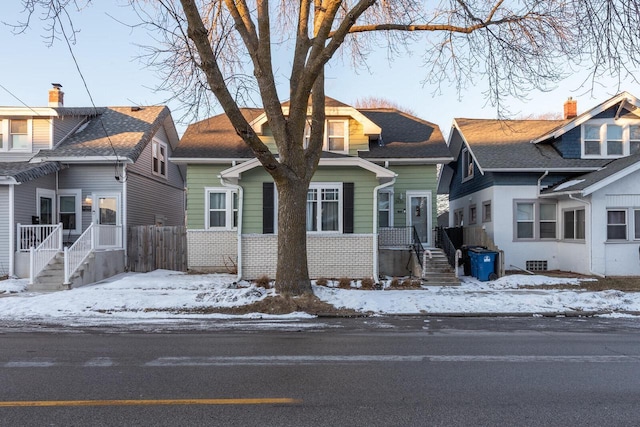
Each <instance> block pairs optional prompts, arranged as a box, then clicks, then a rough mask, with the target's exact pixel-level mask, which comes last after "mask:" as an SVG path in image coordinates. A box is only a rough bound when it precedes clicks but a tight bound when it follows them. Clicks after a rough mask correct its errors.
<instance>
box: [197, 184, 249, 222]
mask: <svg viewBox="0 0 640 427" xmlns="http://www.w3.org/2000/svg"><path fill="white" fill-rule="evenodd" d="M211 193H218V194H220V193H221V194H224V195H225V208H224V211H225V222H224V223H225V225H224V226H223V227H212V226H211V224H210V219H211V217H210V215H209V214H210V212H211V207H210V202H211V198H210V197H209V196H210V194H211ZM234 194H235V195H237V194H238V191H236V190H232V189H229V188H224V187H206V188H205V189H204V206H205V207H204V228H205V229H206V230H214V231H216V230H217V231H231V230H237V228H238V227H237V225H234V224H233V223H234V218H239V216H238V207H237V206H236V207H235V208H234V206H233V201H234V198H233V196H234ZM239 202H240V201H238V206H239ZM234 213H235V215H234Z"/></svg>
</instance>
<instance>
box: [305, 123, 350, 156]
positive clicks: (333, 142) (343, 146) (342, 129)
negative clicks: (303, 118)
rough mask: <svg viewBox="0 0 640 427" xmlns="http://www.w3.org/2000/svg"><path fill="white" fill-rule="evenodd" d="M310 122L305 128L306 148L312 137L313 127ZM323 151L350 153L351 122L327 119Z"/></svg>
mask: <svg viewBox="0 0 640 427" xmlns="http://www.w3.org/2000/svg"><path fill="white" fill-rule="evenodd" d="M309 122H310V121H309V120H307V123H306V124H305V127H304V148H305V149H306V148H307V147H308V146H309V138H310V137H311V126H310V125H309ZM322 150H323V151H333V152H335V153H348V152H349V120H343V119H327V120H326V121H325V123H324V141H323V143H322Z"/></svg>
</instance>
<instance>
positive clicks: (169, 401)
mask: <svg viewBox="0 0 640 427" xmlns="http://www.w3.org/2000/svg"><path fill="white" fill-rule="evenodd" d="M301 402H302V401H301V400H297V399H291V398H287V397H282V398H280V397H276V398H255V399H156V400H151V399H149V400H31V401H29V400H23V401H15V402H1V401H0V407H5V408H6V407H35V406H136V405H146V406H153V405H275V404H287V403H289V404H292V403H301Z"/></svg>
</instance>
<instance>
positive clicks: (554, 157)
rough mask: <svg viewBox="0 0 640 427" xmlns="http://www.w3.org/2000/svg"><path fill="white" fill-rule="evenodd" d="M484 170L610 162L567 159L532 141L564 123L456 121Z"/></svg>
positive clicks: (590, 165)
mask: <svg viewBox="0 0 640 427" xmlns="http://www.w3.org/2000/svg"><path fill="white" fill-rule="evenodd" d="M455 122H456V124H457V126H458V129H460V132H461V133H462V135H463V136H464V138H465V140H466V141H467V143H468V144H469V146H470V147H471V152H472V153H473V155H474V157H475V160H476V162H477V163H478V164H479V165H480V167H481V168H482V169H483V170H491V169H538V170H544V169H582V168H584V169H585V170H588V169H590V168H598V167H601V166H603V165H604V164H606V163H607V162H609V160H607V159H565V158H563V157H562V155H561V154H560V153H559V152H558V151H557V150H556V149H555V148H554V147H553V146H552V145H550V144H532V143H531V141H532V140H534V139H535V138H537V137H539V136H540V135H543V134H545V133H547V132H549V131H551V130H552V129H555V128H557V127H558V126H559V125H561V124H562V123H564V121H563V120H487V119H464V118H462V119H455Z"/></svg>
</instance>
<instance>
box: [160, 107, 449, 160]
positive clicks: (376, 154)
mask: <svg viewBox="0 0 640 427" xmlns="http://www.w3.org/2000/svg"><path fill="white" fill-rule="evenodd" d="M285 105H287V103H284V104H283V106H285ZM347 110H348V111H347ZM241 112H242V114H243V115H244V117H245V118H246V119H247V121H248V122H249V123H250V124H251V125H252V126H254V127H255V126H257V125H259V124H260V123H263V120H265V116H264V110H262V109H258V108H242V109H241ZM326 113H327V116H331V115H335V114H337V113H341V115H347V113H348V114H349V115H351V116H355V117H356V118H357V120H358V121H360V122H361V123H362V122H365V123H366V126H365V134H369V135H372V136H373V138H376V137H377V138H378V140H379V138H380V136H382V145H378V144H375V143H372V144H370V145H369V151H361V152H359V157H362V158H364V159H367V160H389V159H404V160H406V161H415V162H420V161H421V162H424V160H425V159H428V160H429V161H430V162H432V163H435V162H444V161H449V160H451V159H452V158H451V154H450V152H449V149H448V148H447V145H446V143H445V140H444V138H443V136H442V132H441V131H440V128H439V127H438V126H437V125H435V124H433V123H430V122H427V121H424V120H421V119H419V118H417V117H413V116H410V115H408V114H406V113H403V112H401V111H398V110H395V109H389V108H380V109H361V110H359V109H356V108H354V107H351V106H349V105H347V104H344V103H342V102H340V101H337V100H335V99H333V98H329V97H327V111H326ZM367 126H368V129H369V131H367V130H366V129H367ZM367 132H373V133H367ZM254 157H255V155H254V154H253V152H252V151H251V149H250V148H249V147H248V146H247V144H246V143H245V142H244V141H243V140H242V138H240V137H239V136H238V135H237V134H236V131H235V129H234V128H233V126H232V125H231V122H230V121H229V118H228V117H227V116H226V115H225V114H219V115H217V116H213V117H210V118H208V119H206V120H202V121H200V122H197V123H193V124H191V125H190V126H189V127H188V128H187V130H186V132H185V133H184V135H183V136H182V139H181V140H180V144H179V145H178V147H177V148H176V150H175V151H174V153H173V155H172V156H171V160H172V161H175V162H178V163H198V162H203V163H204V162H206V163H212V162H214V163H215V162H219V163H228V162H229V161H230V160H247V159H252V158H254ZM323 157H326V155H325V154H324V153H323Z"/></svg>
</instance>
